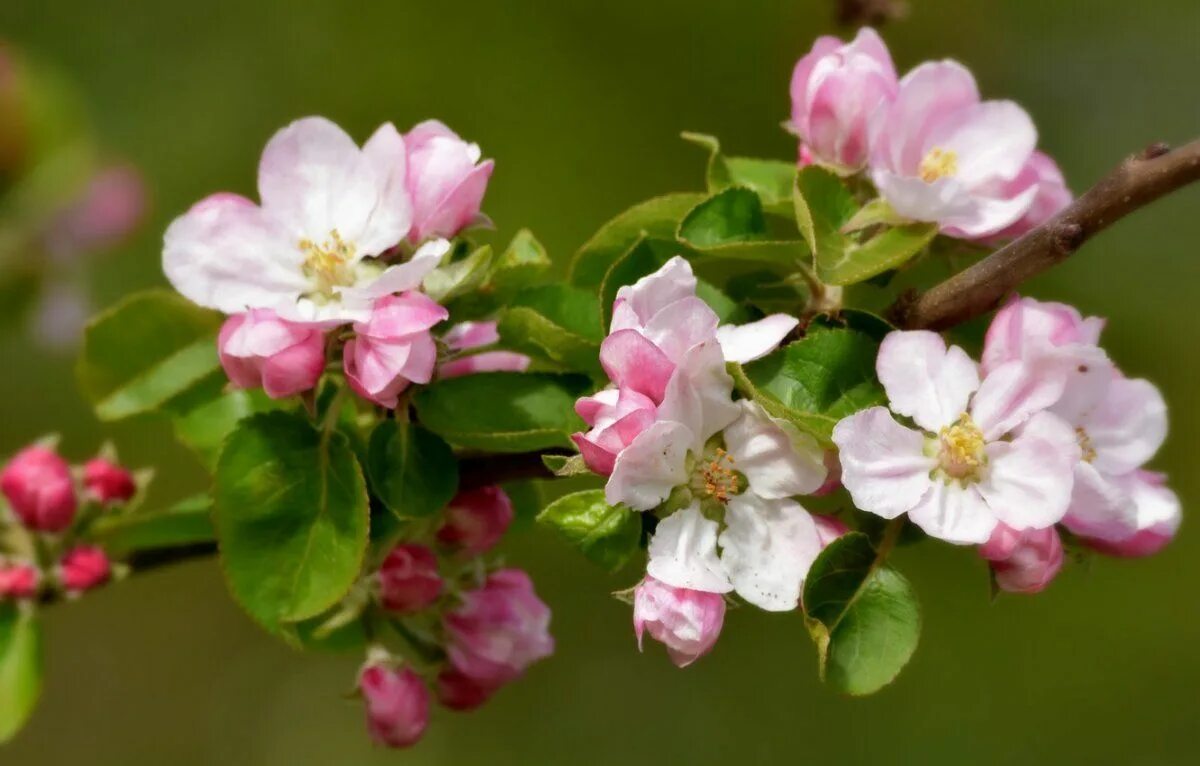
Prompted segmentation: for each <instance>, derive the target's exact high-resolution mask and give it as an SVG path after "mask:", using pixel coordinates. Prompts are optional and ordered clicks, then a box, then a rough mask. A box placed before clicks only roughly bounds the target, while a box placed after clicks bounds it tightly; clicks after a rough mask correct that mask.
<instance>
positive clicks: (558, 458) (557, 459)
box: [542, 455, 592, 478]
mask: <svg viewBox="0 0 1200 766" xmlns="http://www.w3.org/2000/svg"><path fill="white" fill-rule="evenodd" d="M542 464H543V465H545V466H546V468H548V469H549V470H550V473H552V474H554V475H555V476H557V477H559V478H566V477H569V476H587V475H590V474H591V473H592V469H590V468H588V467H587V463H585V462H584V461H583V455H542Z"/></svg>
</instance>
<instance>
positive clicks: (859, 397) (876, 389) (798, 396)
mask: <svg viewBox="0 0 1200 766" xmlns="http://www.w3.org/2000/svg"><path fill="white" fill-rule="evenodd" d="M878 352H879V343H878V342H877V341H876V340H874V339H873V338H871V337H870V336H868V335H866V334H864V333H861V332H857V331H855V330H849V329H844V330H839V329H826V328H824V327H820V326H817V327H814V328H811V329H810V331H809V333H808V335H806V336H805V337H804V338H801V339H800V340H798V341H796V342H795V343H791V344H788V345H787V346H784V347H783V348H781V349H779V350H777V351H775V352H773V353H772V354H769V355H768V356H766V357H764V358H762V359H759V360H757V361H754V362H751V363H749V364H747V365H745V366H742V367H737V366H732V368H731V374H733V376H734V381H735V382H736V383H737V385H738V388H739V389H740V390H741V391H742V393H743V394H744V395H745V396H748V397H750V398H753V399H755V400H756V401H758V402H759V403H760V404H762V405H763V406H764V407H765V408H766V409H767V410H768V411H769V412H770V413H771V414H772V415H774V416H776V417H782V418H786V419H788V420H790V421H792V422H793V423H795V424H796V425H797V426H798V427H800V428H802V429H804V430H805V431H808V432H809V433H811V434H813V435H814V436H816V437H818V438H819V439H821V440H822V441H824V442H826V443H828V442H829V439H830V435H831V434H832V433H833V427H834V425H836V424H837V421H839V420H841V419H842V418H843V417H845V416H847V415H850V414H853V413H855V412H857V411H859V410H861V409H865V408H867V407H871V406H873V405H876V404H882V403H883V402H884V400H885V399H884V395H883V390H882V388H881V387H880V385H879V381H878V380H877V379H876V377H875V357H876V356H877V355H878Z"/></svg>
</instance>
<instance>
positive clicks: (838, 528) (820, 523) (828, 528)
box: [812, 513, 850, 549]
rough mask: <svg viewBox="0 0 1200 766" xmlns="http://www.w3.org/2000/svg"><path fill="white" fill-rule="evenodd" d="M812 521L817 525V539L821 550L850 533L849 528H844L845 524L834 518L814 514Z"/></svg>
mask: <svg viewBox="0 0 1200 766" xmlns="http://www.w3.org/2000/svg"><path fill="white" fill-rule="evenodd" d="M812 520H813V523H814V524H816V525H817V538H818V539H819V540H820V542H821V548H822V549H824V548H825V547H826V546H828V545H829V544H830V543H832V542H833V541H834V540H836V539H838V538H839V537H841V536H842V535H844V534H846V533H847V532H849V531H850V527H848V526H846V524H845V522H843V521H842V520H841V519H839V518H837V517H836V516H824V515H821V514H818V513H814V514H813V516H812Z"/></svg>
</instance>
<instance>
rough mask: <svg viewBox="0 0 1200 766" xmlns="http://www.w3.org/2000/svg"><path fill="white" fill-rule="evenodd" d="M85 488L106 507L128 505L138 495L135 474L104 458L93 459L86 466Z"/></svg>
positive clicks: (84, 472)
mask: <svg viewBox="0 0 1200 766" xmlns="http://www.w3.org/2000/svg"><path fill="white" fill-rule="evenodd" d="M83 486H84V489H86V490H87V493H88V495H90V496H91V497H92V498H94V499H95V500H96V501H97V502H100V503H103V504H105V505H121V504H123V503H127V502H129V500H130V498H132V497H133V496H134V495H135V494H137V484H136V483H135V482H134V480H133V474H131V473H130V472H129V471H128V470H126V469H125V468H123V467H121V466H119V465H117V464H116V463H113V462H111V461H109V460H105V459H104V458H102V457H98V458H93V459H91V460H89V461H88V462H87V463H86V464H84V466H83Z"/></svg>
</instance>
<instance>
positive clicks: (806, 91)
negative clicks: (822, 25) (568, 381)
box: [791, 28, 898, 172]
mask: <svg viewBox="0 0 1200 766" xmlns="http://www.w3.org/2000/svg"><path fill="white" fill-rule="evenodd" d="M897 88H898V83H897V80H896V69H895V66H893V64H892V57H891V55H890V54H889V53H888V49H887V46H886V45H885V44H884V42H883V40H882V39H880V37H879V35H878V34H876V33H875V31H874V30H872V29H869V28H864V29H862V30H860V31H859V33H858V36H857V37H855V38H854V40H853V41H852V42H849V43H842V41H841V40H838V39H837V38H834V37H821V38H819V39H818V40H817V42H816V44H814V45H813V48H812V50H811V51H810V52H809V53H808V55H806V56H805V57H804V58H802V59H800V61H798V62H797V63H796V68H795V70H794V71H793V72H792V85H791V91H792V120H791V128H792V129H793V130H795V131H796V133H797V134H798V135H799V136H800V138H801V139H802V140H803V141H804V145H805V146H806V147H807V148H808V149H809V151H810V152H811V157H810V161H811V160H812V159H815V160H816V161H817V162H820V163H822V164H824V165H828V166H831V167H833V168H835V169H837V170H838V171H840V172H853V171H856V170H859V169H861V168H862V167H863V165H865V164H866V162H867V155H868V148H869V147H868V142H869V137H870V124H871V118H872V117H873V116H874V115H875V113H876V111H877V110H878V109H879V107H880V106H881V105H883V104H886V103H888V102H889V101H891V100H892V99H893V98H895V96H896V91H897ZM800 164H801V165H802V166H803V165H805V164H808V163H807V162H805V156H804V154H803V153H802V154H801V155H800Z"/></svg>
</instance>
